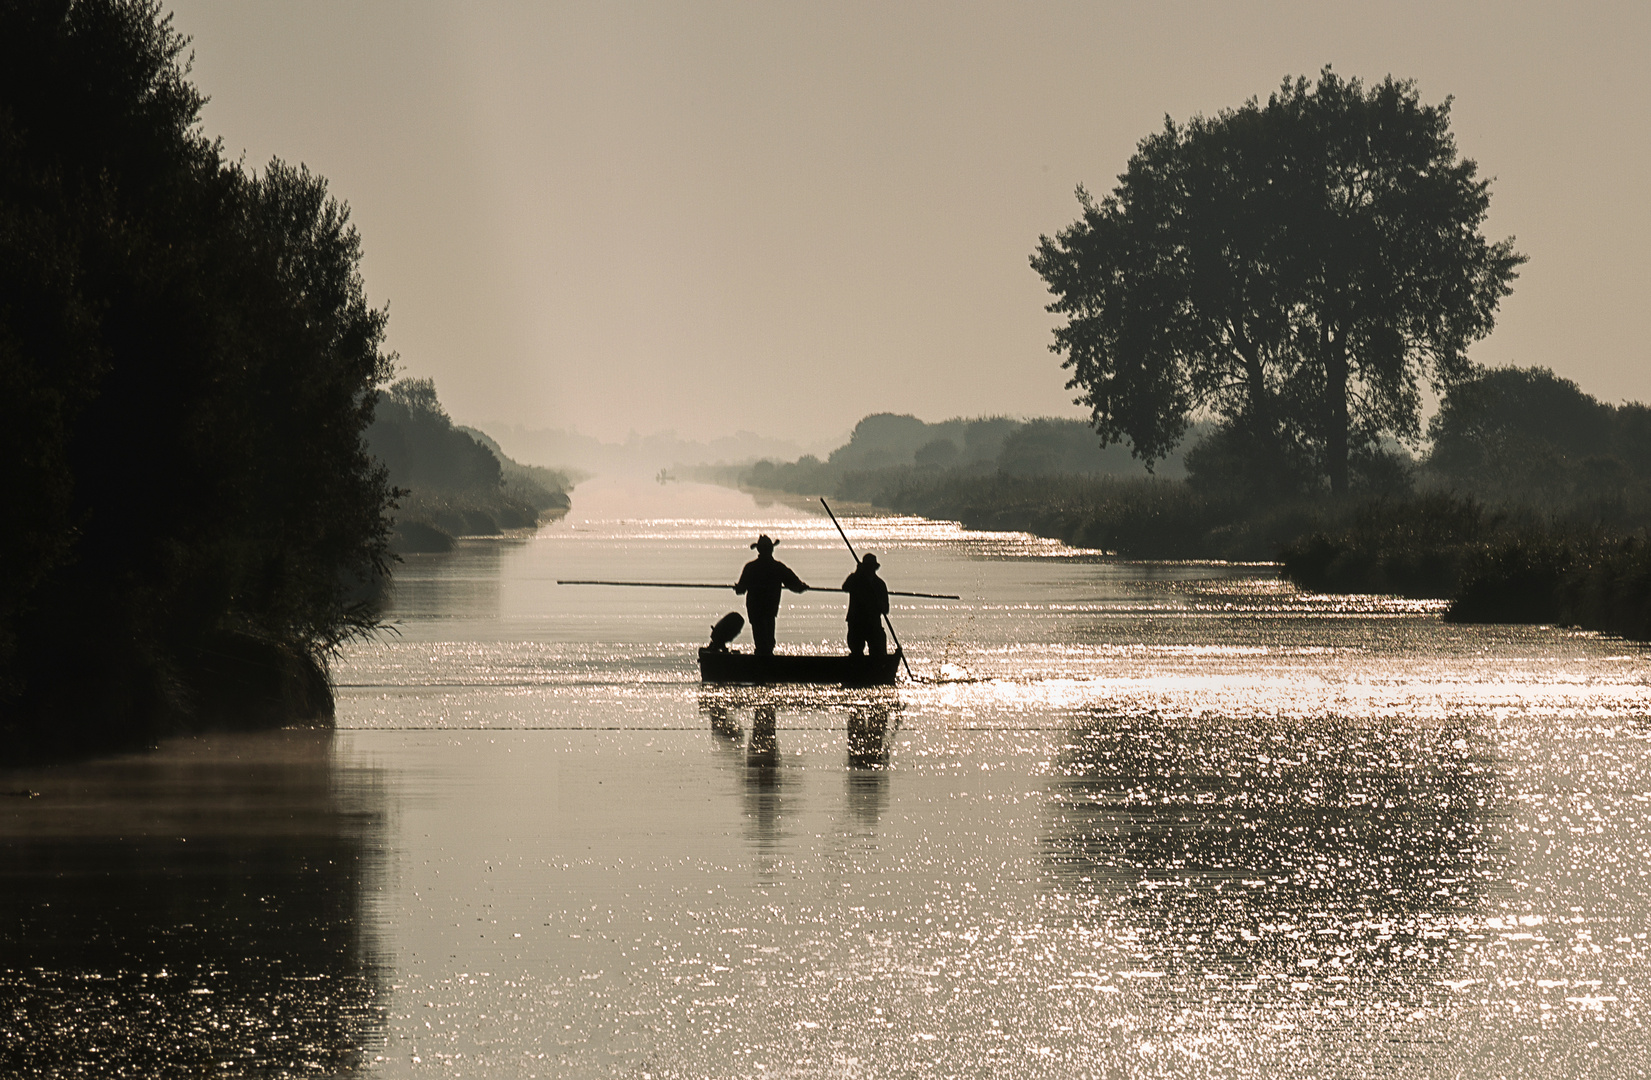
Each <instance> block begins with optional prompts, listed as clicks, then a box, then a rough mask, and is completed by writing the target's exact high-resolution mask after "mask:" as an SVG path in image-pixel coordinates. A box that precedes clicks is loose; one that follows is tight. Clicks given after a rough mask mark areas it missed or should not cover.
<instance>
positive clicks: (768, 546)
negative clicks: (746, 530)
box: [751, 533, 779, 551]
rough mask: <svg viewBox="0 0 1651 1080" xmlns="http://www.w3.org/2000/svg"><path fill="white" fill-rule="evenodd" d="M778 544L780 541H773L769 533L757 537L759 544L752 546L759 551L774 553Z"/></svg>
mask: <svg viewBox="0 0 1651 1080" xmlns="http://www.w3.org/2000/svg"><path fill="white" fill-rule="evenodd" d="M777 543H779V541H778V540H775V539H773V538H772V537H770V536H769V535H768V534H767V533H763V534H762V535H761V536H759V537H757V542H756V543H755V544H752V545H751V546H752V547H754V548H756V549H757V550H758V551H773V550H774V545H775V544H777Z"/></svg>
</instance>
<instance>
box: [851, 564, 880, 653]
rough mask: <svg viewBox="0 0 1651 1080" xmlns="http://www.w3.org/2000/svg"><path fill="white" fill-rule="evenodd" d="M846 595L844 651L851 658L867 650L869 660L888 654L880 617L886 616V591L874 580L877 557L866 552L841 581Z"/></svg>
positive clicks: (875, 577) (876, 579) (878, 579)
mask: <svg viewBox="0 0 1651 1080" xmlns="http://www.w3.org/2000/svg"><path fill="white" fill-rule="evenodd" d="M843 591H844V592H846V593H848V651H849V652H851V653H853V654H854V655H855V656H859V655H861V653H860V650H861V649H865V648H867V647H868V646H869V649H870V652H871V655H872V656H882V655H884V654H885V653H887V652H888V651H889V643H888V638H887V637H885V636H884V634H883V616H884V615H887V614H888V613H889V587H888V586H887V585H885V584H883V579H882V578H880V577H878V576H877V556H875V555H873V554H872V553H871V552H869V551H868V552H866V553H865V554H864V555H863V556H861V557H860V565H859V566H858V567H856V568H855V570H854V573H852V574H850V575H849V576H848V577H847V578H844V579H843Z"/></svg>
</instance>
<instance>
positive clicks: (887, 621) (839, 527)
mask: <svg viewBox="0 0 1651 1080" xmlns="http://www.w3.org/2000/svg"><path fill="white" fill-rule="evenodd" d="M820 505H821V506H823V507H825V512H826V513H827V514H831V523H832V524H833V525H835V526H837V535H838V536H841V537H842V538H843V543H845V544H847V545H848V553H849V554H850V555H853V556H854V565H855V566H859V565H860V555H859V553H858V552H856V551H855V550H854V543H853V541H851V540H849V538H848V533H846V532H844V531H843V523H842V522H840V521H838V520H837V515H836V514H834V513H832V511H831V504H830V503H828V502H826V501H825V496H823V495H822V496H820ZM843 591H844V592H847V591H848V590H847V589H844V590H843ZM891 595H892V594H891ZM883 622H884V623H885V624H886V625H887V626H888V628H889V637H891V638H893V639H894V649H895V651H896V652H898V653H899V654H900V662H901V663H902V664H904V665H906V678H908V679H910V680H911V681H912V682H916V681H917V676H916V675H913V674H912V673H911V661H910V660H907V659H906V650H905V649H904V648H903V647H902V646H901V644H900V635H899V634H896V633H895V632H894V620H893V619H891V618H889V614H888V612H886V611H885V612H884V613H883Z"/></svg>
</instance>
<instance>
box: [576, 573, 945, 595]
mask: <svg viewBox="0 0 1651 1080" xmlns="http://www.w3.org/2000/svg"><path fill="white" fill-rule="evenodd" d="M556 584H558V585H624V586H629V587H630V588H634V589H732V588H733V586H732V585H710V584H706V583H703V582H698V581H571V580H563V579H561V578H558V579H557V581H556ZM808 591H809V592H847V591H848V590H847V589H839V588H836V587H835V586H832V585H810V586H809V587H808ZM889 595H890V596H921V597H922V598H923V599H925V600H961V599H963V598H962V597H961V596H951V595H948V594H946V593H932V592H890V593H889Z"/></svg>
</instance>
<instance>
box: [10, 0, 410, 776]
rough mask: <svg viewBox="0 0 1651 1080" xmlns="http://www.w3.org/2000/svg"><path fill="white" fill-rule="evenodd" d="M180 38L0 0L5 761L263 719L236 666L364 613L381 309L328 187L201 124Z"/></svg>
mask: <svg viewBox="0 0 1651 1080" xmlns="http://www.w3.org/2000/svg"><path fill="white" fill-rule="evenodd" d="M186 44H187V42H186V40H185V39H184V38H183V37H182V36H180V35H179V34H178V33H177V32H176V31H175V30H174V29H173V27H172V25H171V21H170V19H169V17H167V16H166V15H165V14H164V13H163V12H162V11H161V9H160V7H159V5H158V4H157V3H155V2H153V0H6V2H4V3H0V447H3V448H4V449H3V453H4V462H3V463H4V468H3V469H0V507H3V508H4V511H5V514H6V520H7V526H6V528H5V529H4V530H3V531H0V562H3V563H4V566H5V572H4V573H3V574H0V740H3V742H4V748H3V749H0V758H3V756H4V755H5V754H6V753H7V752H15V751H16V749H17V748H18V747H20V746H21V747H28V746H31V745H32V746H34V747H36V748H41V749H50V750H63V749H76V748H78V749H84V750H91V749H97V748H101V747H107V746H110V745H114V744H119V743H123V742H125V743H131V742H141V741H143V740H145V739H150V738H153V737H154V736H155V735H157V734H160V733H162V732H164V731H167V730H176V729H177V728H178V727H180V726H185V725H187V724H189V723H191V722H193V721H194V720H196V719H198V718H201V717H202V715H203V714H204V713H207V712H211V711H212V710H213V708H214V706H215V704H226V703H227V704H229V705H232V706H233V707H234V709H235V710H236V711H237V712H238V713H242V714H252V713H267V712H268V711H269V710H268V709H266V708H265V706H266V705H268V704H269V703H268V702H266V701H252V700H250V699H241V698H236V697H235V695H236V694H237V693H240V692H241V691H243V690H245V689H247V687H246V686H244V685H242V684H250V683H255V682H257V681H258V679H259V678H260V677H261V676H260V672H266V671H268V670H270V669H271V667H272V665H280V664H289V665H290V666H291V667H292V668H293V670H297V671H300V672H306V673H308V674H309V675H315V676H319V672H318V669H317V668H316V666H315V661H316V659H317V658H318V657H319V656H321V655H322V654H324V653H325V651H326V650H327V649H328V648H330V647H331V646H333V645H335V644H336V643H337V642H338V641H340V640H341V639H342V638H344V637H347V636H349V635H350V634H352V633H359V632H364V631H365V630H367V629H368V628H369V627H370V626H371V625H372V624H373V616H372V614H371V612H370V610H369V609H368V608H366V607H365V606H363V604H362V597H363V595H364V594H365V593H367V592H369V591H370V590H371V589H372V588H373V586H374V583H375V581H376V580H377V579H379V578H381V577H382V575H383V574H384V572H385V571H386V568H387V560H388V553H387V547H386V544H387V529H386V524H385V520H384V511H385V509H386V505H387V503H388V500H389V496H390V492H389V489H388V485H387V483H386V481H385V477H384V473H383V470H382V469H381V468H379V467H378V466H377V465H376V464H375V463H374V462H373V460H372V459H371V458H370V457H369V456H368V454H367V452H366V448H365V446H364V443H363V439H362V435H363V432H364V431H365V429H366V427H367V425H368V424H369V423H370V422H371V420H372V414H373V405H374V403H375V401H376V400H377V395H376V387H377V386H378V385H379V384H380V383H382V382H383V381H384V380H385V379H386V378H387V377H388V375H389V374H390V371H391V368H392V364H391V360H390V358H389V357H388V356H387V355H386V354H385V353H384V352H383V350H382V347H381V346H382V341H383V334H384V326H385V319H384V314H383V312H382V311H376V310H374V309H373V308H371V307H370V305H369V304H368V303H367V301H366V298H365V291H364V287H363V283H362V279H361V275H360V273H359V262H360V257H361V248H360V242H359V239H358V237H357V235H356V233H355V230H354V229H353V228H352V227H351V226H350V224H349V219H348V212H347V210H346V208H345V207H344V206H343V205H342V204H340V203H338V202H337V201H336V200H334V199H332V198H330V197H329V196H328V194H327V189H326V183H325V181H324V180H322V179H321V178H320V177H317V176H314V175H312V174H311V173H309V172H308V171H307V170H305V169H303V168H301V167H296V168H295V167H290V166H287V165H284V164H282V163H280V162H278V161H277V162H272V163H271V164H270V165H269V166H268V167H267V168H266V169H265V170H264V172H263V173H262V174H261V175H259V174H253V173H249V172H248V171H246V170H244V169H243V168H241V167H240V166H239V165H238V164H235V163H232V162H226V161H224V160H223V159H222V155H221V152H220V148H219V146H218V145H217V143H215V142H213V141H212V140H210V139H209V138H207V137H206V135H205V134H204V133H203V132H202V131H201V128H200V110H201V106H202V104H203V99H202V97H201V96H200V95H199V94H198V93H197V92H196V91H195V89H194V88H193V87H192V86H191V85H190V84H189V81H188V78H187V74H188V73H187V68H186V66H185V65H184V63H183V62H182V61H181V59H180V58H181V57H182V56H183V53H184V49H185V47H186ZM314 682H315V680H314V679H311V680H310V681H309V684H308V685H309V686H311V688H312V689H313V688H314ZM220 691H222V692H224V693H227V694H228V695H229V698H228V699H227V702H217V703H215V702H214V701H213V700H212V699H213V697H214V695H219V696H222V695H221V694H220V693H219V692H220ZM324 691H325V687H324V685H323V686H322V687H321V688H320V693H322V694H324ZM266 696H267V695H266ZM314 696H315V695H311V697H310V699H309V700H310V701H311V703H312V704H313V703H314ZM243 706H244V707H243ZM265 718H267V717H265Z"/></svg>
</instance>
